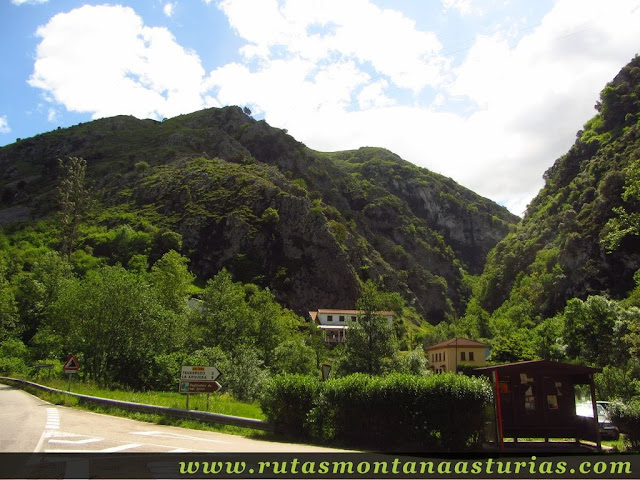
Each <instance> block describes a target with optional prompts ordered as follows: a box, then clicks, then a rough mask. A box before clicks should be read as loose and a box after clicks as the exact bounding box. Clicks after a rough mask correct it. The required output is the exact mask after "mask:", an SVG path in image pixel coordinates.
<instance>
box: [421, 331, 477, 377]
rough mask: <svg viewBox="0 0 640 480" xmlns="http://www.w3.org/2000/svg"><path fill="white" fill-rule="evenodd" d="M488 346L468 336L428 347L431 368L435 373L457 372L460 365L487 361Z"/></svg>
mask: <svg viewBox="0 0 640 480" xmlns="http://www.w3.org/2000/svg"><path fill="white" fill-rule="evenodd" d="M488 349H489V348H488V346H487V345H485V344H484V343H480V342H476V341H475V340H470V339H468V338H458V337H456V338H452V339H450V340H445V341H444V342H440V343H438V344H436V345H432V346H430V347H428V348H427V358H428V359H429V368H430V369H431V371H432V372H434V373H445V372H455V371H457V370H458V365H460V364H465V365H477V366H479V367H480V366H482V365H486V363H487V351H488Z"/></svg>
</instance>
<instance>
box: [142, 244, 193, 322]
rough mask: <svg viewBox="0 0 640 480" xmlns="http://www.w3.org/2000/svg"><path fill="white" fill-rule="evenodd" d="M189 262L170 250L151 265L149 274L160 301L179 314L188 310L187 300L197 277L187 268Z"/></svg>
mask: <svg viewBox="0 0 640 480" xmlns="http://www.w3.org/2000/svg"><path fill="white" fill-rule="evenodd" d="M188 263H189V259H188V258H186V257H183V256H182V255H180V254H179V253H178V252H176V251H175V250H170V251H169V252H167V253H165V254H164V255H163V256H162V258H160V259H159V260H158V261H157V262H156V263H155V264H154V265H153V267H151V273H150V274H149V280H150V281H151V285H153V288H154V290H155V292H156V293H157V295H158V301H159V302H160V303H161V304H162V305H163V306H164V307H165V308H167V309H169V310H172V311H174V312H176V313H179V314H183V313H185V312H186V311H187V302H188V300H189V295H190V293H191V288H192V284H193V280H194V278H195V277H194V275H193V274H192V273H191V272H189V270H188V268H187V264H188Z"/></svg>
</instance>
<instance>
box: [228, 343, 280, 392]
mask: <svg viewBox="0 0 640 480" xmlns="http://www.w3.org/2000/svg"><path fill="white" fill-rule="evenodd" d="M263 365H264V364H263V362H262V360H261V359H260V353H259V352H258V351H257V350H256V349H255V348H252V347H245V348H243V349H240V350H237V351H236V352H235V353H233V354H232V355H231V358H230V361H229V363H228V364H226V365H224V366H223V368H224V370H223V372H224V385H223V386H224V388H225V389H226V390H228V391H229V392H230V393H231V394H232V395H233V396H234V397H235V398H237V399H238V400H241V401H246V402H253V401H254V400H256V399H257V398H258V395H259V394H260V392H261V391H262V386H263V385H264V383H265V382H266V381H267V380H268V378H269V372H268V371H267V370H266V369H265V368H263Z"/></svg>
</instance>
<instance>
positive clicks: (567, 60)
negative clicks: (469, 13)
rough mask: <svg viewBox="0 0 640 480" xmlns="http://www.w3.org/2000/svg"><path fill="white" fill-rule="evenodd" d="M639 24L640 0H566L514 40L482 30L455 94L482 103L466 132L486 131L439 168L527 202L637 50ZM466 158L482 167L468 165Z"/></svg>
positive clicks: (496, 194) (497, 195) (510, 200)
mask: <svg viewBox="0 0 640 480" xmlns="http://www.w3.org/2000/svg"><path fill="white" fill-rule="evenodd" d="M638 24H640V8H639V2H637V1H622V0H621V1H619V2H614V3H607V4H604V3H602V2H598V1H597V0H596V1H584V0H562V1H558V2H556V3H555V5H554V7H553V8H552V9H551V11H550V12H549V13H548V14H547V15H546V16H545V17H544V18H543V19H542V22H541V23H540V25H539V26H538V27H537V28H535V29H534V30H533V31H532V32H531V33H530V34H529V35H526V36H524V37H523V38H522V39H521V40H520V41H519V42H517V43H516V44H515V45H513V46H511V45H510V42H509V41H508V40H507V34H506V32H504V33H500V32H499V33H496V34H495V35H493V36H490V37H489V36H479V37H478V38H477V40H476V42H475V44H474V45H473V47H472V48H471V49H470V51H469V53H468V55H467V58H466V59H465V61H464V62H463V63H462V65H461V66H460V68H459V69H457V70H456V71H455V80H454V81H453V82H452V84H451V85H450V88H449V93H450V94H454V95H458V96H461V97H465V98H467V99H470V100H472V101H473V102H474V103H475V104H476V107H477V112H476V113H475V114H474V115H472V116H470V117H468V118H467V119H465V122H464V124H465V128H464V131H465V132H470V131H473V132H480V133H481V135H475V137H476V138H474V142H473V144H471V143H470V142H465V143H466V145H464V144H462V145H458V148H455V149H453V150H452V151H451V155H450V156H449V160H448V161H449V162H450V164H449V166H448V167H445V166H444V165H443V167H444V168H443V171H445V172H447V174H449V175H452V176H455V178H456V179H459V181H460V182H462V183H464V184H465V185H468V186H470V187H471V188H474V189H475V190H476V191H478V192H479V193H481V194H483V195H487V196H489V197H491V198H494V199H500V200H501V201H503V202H504V203H507V204H512V205H516V204H519V205H523V204H526V201H528V200H527V199H529V200H530V199H531V197H532V196H533V194H535V193H536V192H537V191H538V189H539V188H540V187H541V186H542V178H541V177H542V174H543V172H544V171H545V170H546V169H547V168H548V167H549V166H551V164H552V163H553V162H554V161H555V159H557V158H558V157H559V156H561V155H562V154H564V153H566V151H567V150H568V148H569V147H570V146H571V144H572V143H573V141H574V140H575V132H576V131H577V130H579V129H580V128H581V127H582V125H583V123H584V122H585V121H586V120H588V119H589V118H590V117H592V116H593V115H594V114H595V113H596V112H595V111H594V110H593V105H594V103H595V102H596V100H597V98H598V94H599V92H600V90H601V89H602V88H604V86H605V84H606V83H607V82H608V81H610V80H611V79H612V78H613V76H615V74H616V73H617V72H618V71H619V70H620V68H621V67H622V66H624V65H625V64H626V63H627V62H628V61H629V60H631V58H632V57H633V55H634V54H635V53H636V52H637V48H638V47H637V46H638V45H639V44H640V30H639V29H638V28H637V25H638ZM469 158H475V159H476V161H478V162H479V164H480V165H483V166H486V167H485V168H484V169H482V170H481V169H477V168H475V169H472V168H469V166H468V164H467V162H468V160H467V159H469ZM532 190H533V192H532ZM512 208H514V207H512ZM516 213H521V211H516Z"/></svg>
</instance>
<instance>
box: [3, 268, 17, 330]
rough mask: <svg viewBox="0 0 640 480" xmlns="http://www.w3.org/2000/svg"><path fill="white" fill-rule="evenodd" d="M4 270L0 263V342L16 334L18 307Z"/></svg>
mask: <svg viewBox="0 0 640 480" xmlns="http://www.w3.org/2000/svg"><path fill="white" fill-rule="evenodd" d="M4 270H5V269H4V268H3V265H2V263H0V342H2V341H4V340H6V339H7V338H9V337H10V336H15V335H16V334H17V333H18V331H17V329H18V307H17V305H16V299H15V295H14V293H13V289H12V288H11V286H10V285H9V282H8V281H7V279H6V277H5V272H4Z"/></svg>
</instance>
